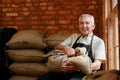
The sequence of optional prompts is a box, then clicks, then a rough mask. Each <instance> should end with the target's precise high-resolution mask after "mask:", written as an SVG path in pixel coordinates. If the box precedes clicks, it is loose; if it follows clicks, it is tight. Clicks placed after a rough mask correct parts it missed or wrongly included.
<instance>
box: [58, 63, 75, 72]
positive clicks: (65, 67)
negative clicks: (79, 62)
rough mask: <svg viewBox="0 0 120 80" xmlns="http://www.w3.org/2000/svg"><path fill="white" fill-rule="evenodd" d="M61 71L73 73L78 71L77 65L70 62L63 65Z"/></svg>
mask: <svg viewBox="0 0 120 80" xmlns="http://www.w3.org/2000/svg"><path fill="white" fill-rule="evenodd" d="M60 71H61V72H63V73H71V72H75V71H77V67H76V66H75V64H73V63H69V64H67V65H63V66H61V67H60Z"/></svg>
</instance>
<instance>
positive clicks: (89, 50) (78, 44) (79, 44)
mask: <svg viewBox="0 0 120 80" xmlns="http://www.w3.org/2000/svg"><path fill="white" fill-rule="evenodd" d="M80 37H81V35H80V36H79V37H78V38H77V40H76V41H75V43H74V44H73V46H72V48H74V49H75V48H76V47H85V48H86V49H87V51H88V56H89V57H90V59H91V60H92V62H93V61H94V58H93V56H92V41H93V37H94V35H93V36H92V39H91V42H90V45H86V44H83V43H77V41H78V40H79V39H80Z"/></svg>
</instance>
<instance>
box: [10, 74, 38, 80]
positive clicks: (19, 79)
mask: <svg viewBox="0 0 120 80" xmlns="http://www.w3.org/2000/svg"><path fill="white" fill-rule="evenodd" d="M37 78H38V77H35V76H23V75H13V76H11V78H10V79H9V80H37Z"/></svg>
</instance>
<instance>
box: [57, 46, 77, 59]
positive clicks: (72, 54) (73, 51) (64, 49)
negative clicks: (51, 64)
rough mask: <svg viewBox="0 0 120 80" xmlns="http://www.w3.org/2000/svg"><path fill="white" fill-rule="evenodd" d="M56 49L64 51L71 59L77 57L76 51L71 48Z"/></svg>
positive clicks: (60, 47) (61, 47)
mask: <svg viewBox="0 0 120 80" xmlns="http://www.w3.org/2000/svg"><path fill="white" fill-rule="evenodd" d="M55 49H58V50H62V51H64V52H65V53H66V54H67V55H68V56H69V57H71V56H74V55H75V50H74V49H73V48H71V47H69V46H64V45H57V46H56V47H55Z"/></svg>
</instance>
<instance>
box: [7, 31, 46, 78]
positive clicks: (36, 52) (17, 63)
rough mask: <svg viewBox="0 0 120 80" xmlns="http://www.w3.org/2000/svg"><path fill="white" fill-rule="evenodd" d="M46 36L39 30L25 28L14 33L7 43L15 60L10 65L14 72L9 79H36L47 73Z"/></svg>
mask: <svg viewBox="0 0 120 80" xmlns="http://www.w3.org/2000/svg"><path fill="white" fill-rule="evenodd" d="M44 38H45V36H44V34H43V33H41V32H39V31H37V30H23V31H19V32H17V33H16V34H14V35H13V37H12V38H11V39H10V40H9V41H8V42H7V43H6V46H7V47H8V49H7V50H6V52H7V54H8V56H9V58H10V59H11V60H13V61H14V62H13V63H12V64H11V65H10V66H9V69H10V70H11V72H13V74H14V75H13V76H12V77H11V78H10V79H9V80H36V79H37V78H38V77H39V76H41V75H43V74H45V73H47V68H46V65H45V64H44V59H45V52H44V51H43V49H44V48H46V45H45V42H44Z"/></svg>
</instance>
